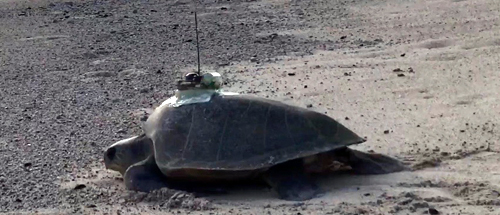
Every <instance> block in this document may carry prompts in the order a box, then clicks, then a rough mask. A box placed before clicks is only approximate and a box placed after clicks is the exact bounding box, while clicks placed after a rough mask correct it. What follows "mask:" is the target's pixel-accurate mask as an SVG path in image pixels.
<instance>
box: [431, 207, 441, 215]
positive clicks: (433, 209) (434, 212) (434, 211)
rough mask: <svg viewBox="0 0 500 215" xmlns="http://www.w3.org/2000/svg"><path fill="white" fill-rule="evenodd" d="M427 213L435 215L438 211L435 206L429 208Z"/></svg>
mask: <svg viewBox="0 0 500 215" xmlns="http://www.w3.org/2000/svg"><path fill="white" fill-rule="evenodd" d="M429 214H431V215H437V214H439V211H438V210H436V209H435V208H429Z"/></svg>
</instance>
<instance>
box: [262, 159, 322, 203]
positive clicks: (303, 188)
mask: <svg viewBox="0 0 500 215" xmlns="http://www.w3.org/2000/svg"><path fill="white" fill-rule="evenodd" d="M264 179H265V181H266V182H267V183H268V184H269V185H270V186H271V187H272V188H273V190H274V191H275V192H276V193H278V195H279V197H280V199H283V200H288V201H304V200H309V199H312V198H314V197H316V196H317V195H318V194H320V193H321V189H320V188H319V187H318V185H317V184H316V183H314V182H313V181H312V180H311V179H310V178H309V177H308V176H307V175H306V173H305V171H304V168H303V161H302V159H298V160H292V161H288V162H285V163H282V164H278V165H276V166H274V167H272V168H271V169H269V171H268V172H267V173H266V174H265V175H264Z"/></svg>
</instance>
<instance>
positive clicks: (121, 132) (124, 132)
mask: <svg viewBox="0 0 500 215" xmlns="http://www.w3.org/2000/svg"><path fill="white" fill-rule="evenodd" d="M116 133H117V134H126V133H127V131H125V130H124V129H120V130H118V131H116Z"/></svg>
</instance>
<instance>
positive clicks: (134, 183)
mask: <svg viewBox="0 0 500 215" xmlns="http://www.w3.org/2000/svg"><path fill="white" fill-rule="evenodd" d="M123 178H124V181H125V187H126V188H127V189H129V190H134V191H140V192H147V193H148V192H151V191H153V190H158V189H161V188H164V187H167V186H168V184H167V182H166V180H165V176H163V174H162V172H161V171H160V169H159V168H158V166H157V165H156V162H155V158H154V156H153V155H150V156H149V157H148V158H147V159H145V160H143V161H141V162H139V163H136V164H134V165H132V166H130V167H129V168H128V169H127V171H126V172H125V175H124V177H123Z"/></svg>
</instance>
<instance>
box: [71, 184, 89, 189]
mask: <svg viewBox="0 0 500 215" xmlns="http://www.w3.org/2000/svg"><path fill="white" fill-rule="evenodd" d="M85 187H87V186H85V184H78V185H76V186H75V188H73V189H74V190H81V189H83V188H85Z"/></svg>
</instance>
